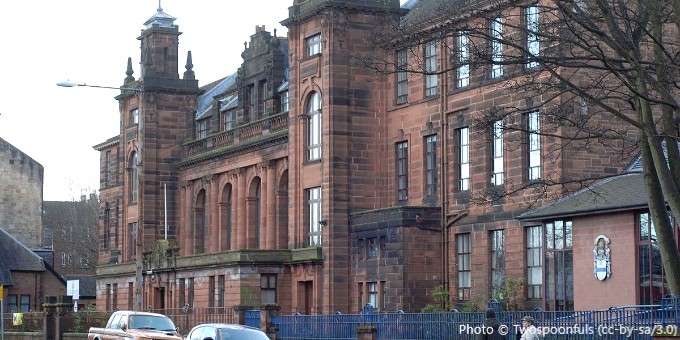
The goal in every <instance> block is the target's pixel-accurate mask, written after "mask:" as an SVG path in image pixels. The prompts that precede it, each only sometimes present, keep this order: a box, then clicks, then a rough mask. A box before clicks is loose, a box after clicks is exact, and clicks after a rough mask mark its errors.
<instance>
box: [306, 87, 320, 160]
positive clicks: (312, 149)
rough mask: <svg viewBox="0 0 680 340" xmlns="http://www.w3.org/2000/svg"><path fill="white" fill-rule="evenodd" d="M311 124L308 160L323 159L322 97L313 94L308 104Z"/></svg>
mask: <svg viewBox="0 0 680 340" xmlns="http://www.w3.org/2000/svg"><path fill="white" fill-rule="evenodd" d="M307 114H308V115H309V121H308V122H309V124H308V128H307V142H308V147H307V149H308V153H307V160H317V159H321V96H320V95H319V93H318V92H312V94H311V95H310V97H309V101H308V102H307Z"/></svg>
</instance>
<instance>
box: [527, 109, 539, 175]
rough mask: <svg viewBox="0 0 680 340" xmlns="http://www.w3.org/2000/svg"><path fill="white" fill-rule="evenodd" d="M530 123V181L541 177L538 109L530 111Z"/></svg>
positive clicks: (528, 120)
mask: <svg viewBox="0 0 680 340" xmlns="http://www.w3.org/2000/svg"><path fill="white" fill-rule="evenodd" d="M527 118H528V119H527V124H528V130H527V131H528V133H529V135H528V136H527V138H528V158H529V164H528V178H529V180H530V181H533V180H537V179H540V178H541V122H540V119H539V118H540V116H539V113H538V111H534V112H530V113H529V114H528V117H527Z"/></svg>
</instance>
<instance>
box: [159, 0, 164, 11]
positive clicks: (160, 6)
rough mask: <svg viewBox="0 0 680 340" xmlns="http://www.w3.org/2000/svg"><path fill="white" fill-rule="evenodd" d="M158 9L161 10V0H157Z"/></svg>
mask: <svg viewBox="0 0 680 340" xmlns="http://www.w3.org/2000/svg"><path fill="white" fill-rule="evenodd" d="M158 11H159V12H163V7H161V0H158Z"/></svg>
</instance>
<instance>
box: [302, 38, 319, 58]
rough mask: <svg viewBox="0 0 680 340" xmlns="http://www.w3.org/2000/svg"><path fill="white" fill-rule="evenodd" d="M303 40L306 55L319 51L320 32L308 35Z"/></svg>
mask: <svg viewBox="0 0 680 340" xmlns="http://www.w3.org/2000/svg"><path fill="white" fill-rule="evenodd" d="M305 42H306V45H307V56H308V57H310V56H313V55H316V54H320V53H321V33H318V34H315V35H312V36H310V37H308V38H307V39H305Z"/></svg>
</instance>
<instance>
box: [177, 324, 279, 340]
mask: <svg viewBox="0 0 680 340" xmlns="http://www.w3.org/2000/svg"><path fill="white" fill-rule="evenodd" d="M186 340H269V337H267V334H265V333H264V332H263V331H261V330H259V329H257V328H253V327H248V326H243V325H234V324H229V323H204V324H200V325H198V326H195V327H194V328H192V329H191V331H190V332H189V335H187V337H186Z"/></svg>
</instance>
